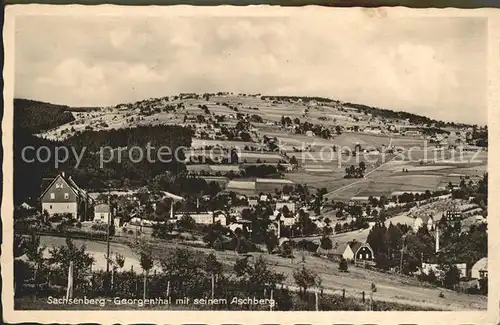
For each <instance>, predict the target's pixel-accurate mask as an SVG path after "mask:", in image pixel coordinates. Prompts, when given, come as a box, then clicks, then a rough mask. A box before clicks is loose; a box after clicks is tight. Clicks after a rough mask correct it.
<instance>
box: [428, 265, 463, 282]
mask: <svg viewBox="0 0 500 325" xmlns="http://www.w3.org/2000/svg"><path fill="white" fill-rule="evenodd" d="M455 266H456V267H457V269H458V271H459V272H460V278H466V277H467V264H466V263H456V264H455ZM431 271H432V272H433V273H434V274H435V275H436V278H438V279H441V278H442V277H443V276H444V272H443V270H442V269H441V267H440V266H439V264H436V263H422V267H421V268H420V272H421V273H422V274H425V275H429V273H430V272H431Z"/></svg>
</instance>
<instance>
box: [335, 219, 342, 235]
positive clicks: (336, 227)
mask: <svg viewBox="0 0 500 325" xmlns="http://www.w3.org/2000/svg"><path fill="white" fill-rule="evenodd" d="M334 230H335V232H336V233H339V232H341V231H342V225H341V224H340V222H337V223H336V224H335V228H334Z"/></svg>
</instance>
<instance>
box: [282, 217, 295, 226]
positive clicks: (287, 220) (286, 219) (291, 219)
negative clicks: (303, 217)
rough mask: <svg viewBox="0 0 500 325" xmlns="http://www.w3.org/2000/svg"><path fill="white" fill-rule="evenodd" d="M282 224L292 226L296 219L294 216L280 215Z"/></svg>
mask: <svg viewBox="0 0 500 325" xmlns="http://www.w3.org/2000/svg"><path fill="white" fill-rule="evenodd" d="M281 221H283V225H284V226H293V225H294V224H295V222H296V221H297V219H296V218H295V217H283V216H282V217H281Z"/></svg>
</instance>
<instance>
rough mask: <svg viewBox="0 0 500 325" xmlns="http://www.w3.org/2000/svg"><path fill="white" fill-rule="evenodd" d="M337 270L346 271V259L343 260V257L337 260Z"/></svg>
mask: <svg viewBox="0 0 500 325" xmlns="http://www.w3.org/2000/svg"><path fill="white" fill-rule="evenodd" d="M339 271H340V272H347V261H346V260H345V258H342V259H341V260H340V262H339Z"/></svg>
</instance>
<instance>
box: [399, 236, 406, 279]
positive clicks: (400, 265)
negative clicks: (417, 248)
mask: <svg viewBox="0 0 500 325" xmlns="http://www.w3.org/2000/svg"><path fill="white" fill-rule="evenodd" d="M405 240H406V236H403V243H402V245H401V260H400V261H399V274H402V273H403V255H404V250H405Z"/></svg>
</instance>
